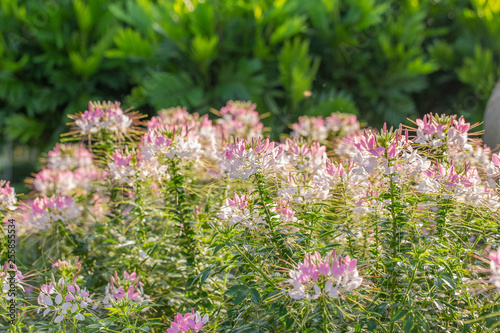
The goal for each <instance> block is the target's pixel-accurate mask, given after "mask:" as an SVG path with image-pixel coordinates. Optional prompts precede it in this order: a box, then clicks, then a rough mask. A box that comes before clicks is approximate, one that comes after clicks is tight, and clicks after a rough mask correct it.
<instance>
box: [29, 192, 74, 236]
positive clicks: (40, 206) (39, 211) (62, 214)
mask: <svg viewBox="0 0 500 333" xmlns="http://www.w3.org/2000/svg"><path fill="white" fill-rule="evenodd" d="M30 208H31V209H30V210H29V212H28V220H29V222H30V223H31V225H32V226H34V227H35V228H38V229H45V228H47V227H48V226H49V225H50V223H51V222H53V221H58V220H62V221H65V222H66V221H67V220H71V219H76V218H78V217H80V215H81V212H80V210H79V209H78V207H77V206H76V204H75V202H74V201H73V199H72V198H71V197H61V196H59V197H56V196H51V197H41V198H35V200H33V202H32V204H31V207H30Z"/></svg>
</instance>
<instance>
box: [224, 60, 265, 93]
mask: <svg viewBox="0 0 500 333" xmlns="http://www.w3.org/2000/svg"><path fill="white" fill-rule="evenodd" d="M261 71H262V62H261V61H260V60H259V59H251V60H250V59H241V60H240V61H239V62H238V63H232V64H230V65H228V66H225V67H223V68H222V69H221V71H220V74H219V80H220V81H219V84H218V86H217V88H216V89H215V93H216V95H217V97H219V98H220V99H221V100H231V99H239V100H249V99H252V96H255V95H260V94H261V93H262V91H263V90H264V87H265V84H266V77H265V75H264V74H263V73H261Z"/></svg>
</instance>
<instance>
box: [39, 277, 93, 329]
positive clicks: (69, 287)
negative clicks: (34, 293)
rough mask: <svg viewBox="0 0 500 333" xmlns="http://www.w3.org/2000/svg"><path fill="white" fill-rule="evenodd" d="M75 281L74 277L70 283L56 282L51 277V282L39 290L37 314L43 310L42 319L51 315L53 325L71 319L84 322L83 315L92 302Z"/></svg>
mask: <svg viewBox="0 0 500 333" xmlns="http://www.w3.org/2000/svg"><path fill="white" fill-rule="evenodd" d="M75 281H76V276H75V277H74V278H73V280H71V281H68V280H67V279H66V278H61V279H59V281H58V282H56V281H55V278H54V275H52V281H51V282H50V283H49V284H48V285H46V284H44V285H42V286H41V288H40V294H39V295H38V305H39V308H38V313H40V312H41V311H42V310H43V316H44V317H45V316H47V315H48V314H52V315H53V316H54V323H59V322H61V321H63V320H64V319H73V318H74V319H77V320H79V321H82V320H85V316H84V313H85V311H86V310H87V307H88V306H89V305H90V304H91V303H92V300H91V299H90V294H89V292H88V291H87V290H86V289H81V288H80V287H79V286H78V284H76V282H75Z"/></svg>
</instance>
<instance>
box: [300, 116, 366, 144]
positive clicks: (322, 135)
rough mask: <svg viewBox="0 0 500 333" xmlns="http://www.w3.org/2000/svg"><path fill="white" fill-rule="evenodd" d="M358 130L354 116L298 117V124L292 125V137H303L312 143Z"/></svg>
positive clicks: (357, 122)
mask: <svg viewBox="0 0 500 333" xmlns="http://www.w3.org/2000/svg"><path fill="white" fill-rule="evenodd" d="M359 129H360V124H359V121H358V118H357V117H356V115H353V114H347V113H340V112H336V113H332V114H331V115H330V116H329V117H326V119H325V118H323V117H321V116H320V117H309V116H302V117H299V122H298V123H296V124H293V125H292V130H293V131H292V133H291V134H290V135H291V136H292V137H305V138H309V139H311V140H314V141H322V140H326V139H327V138H328V137H330V136H336V135H349V134H351V133H355V132H357V131H358V130H359Z"/></svg>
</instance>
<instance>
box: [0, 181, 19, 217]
mask: <svg viewBox="0 0 500 333" xmlns="http://www.w3.org/2000/svg"><path fill="white" fill-rule="evenodd" d="M9 185H10V182H6V181H5V180H0V210H6V209H8V210H15V209H16V208H17V207H16V203H17V199H16V193H15V191H14V188H13V187H10V186H9Z"/></svg>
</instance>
